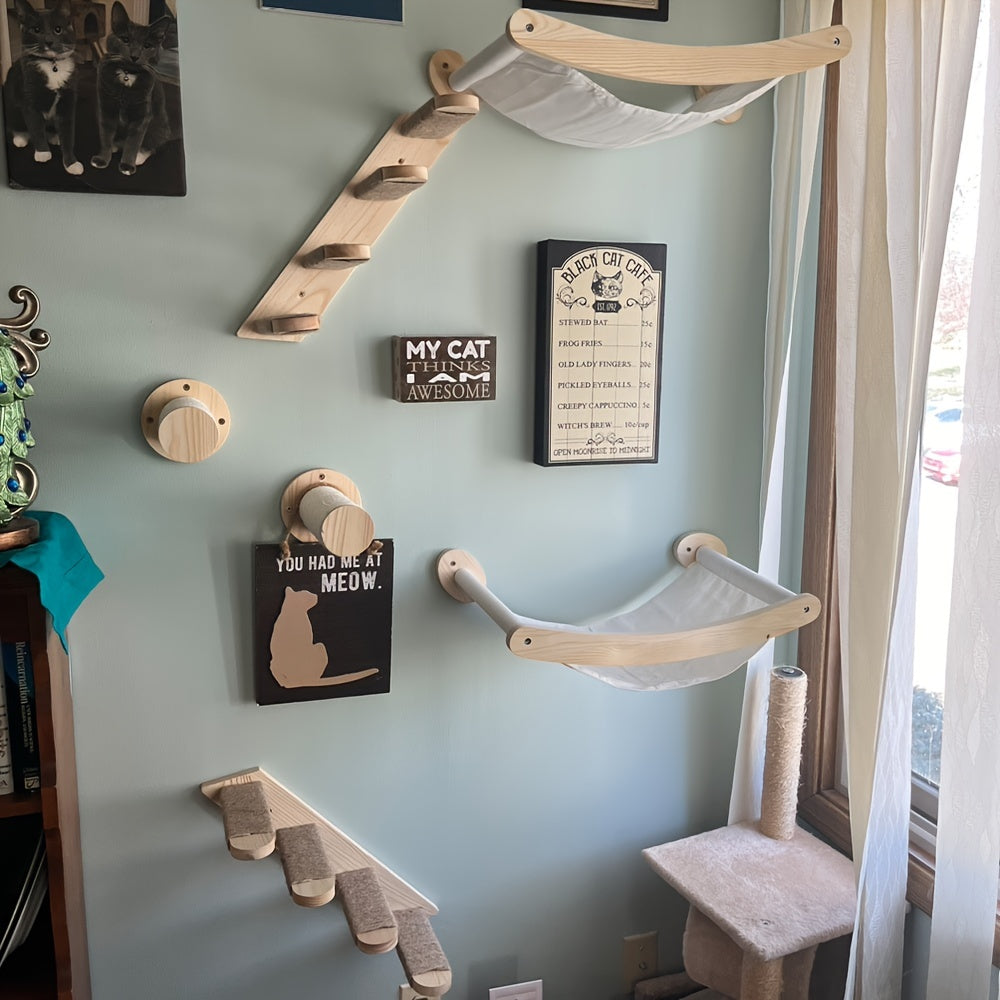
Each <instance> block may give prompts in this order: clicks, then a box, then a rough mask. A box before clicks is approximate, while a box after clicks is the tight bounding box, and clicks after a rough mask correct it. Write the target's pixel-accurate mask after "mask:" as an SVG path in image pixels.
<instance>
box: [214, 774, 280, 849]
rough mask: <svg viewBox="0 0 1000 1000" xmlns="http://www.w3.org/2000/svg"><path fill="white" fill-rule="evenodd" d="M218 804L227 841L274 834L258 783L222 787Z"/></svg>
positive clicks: (264, 799) (261, 787)
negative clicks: (259, 834) (261, 834)
mask: <svg viewBox="0 0 1000 1000" xmlns="http://www.w3.org/2000/svg"><path fill="white" fill-rule="evenodd" d="M219 804H220V805H221V806H222V824H223V826H224V827H225V830H226V838H227V839H228V838H230V837H246V836H249V835H252V834H257V833H273V832H274V828H273V827H272V826H271V811H270V810H269V809H268V807H267V798H266V797H265V795H264V787H263V786H262V785H261V783H260V782H259V781H249V782H247V783H246V784H241V785H224V786H223V787H222V788H220V789H219Z"/></svg>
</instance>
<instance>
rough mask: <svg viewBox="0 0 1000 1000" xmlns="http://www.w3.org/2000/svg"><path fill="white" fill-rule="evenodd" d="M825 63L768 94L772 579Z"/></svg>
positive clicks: (814, 9) (824, 19) (818, 1)
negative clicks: (770, 124) (771, 131)
mask: <svg viewBox="0 0 1000 1000" xmlns="http://www.w3.org/2000/svg"><path fill="white" fill-rule="evenodd" d="M831 8H832V0H812V2H810V0H784V3H783V5H782V16H781V20H782V23H781V31H780V35H781V37H785V36H787V35H798V34H803V33H805V32H807V31H814V30H816V29H819V28H823V27H826V26H827V25H829V24H830V12H831ZM825 79H826V70H825V69H815V70H809V71H808V72H806V73H798V74H796V75H794V76H791V77H786V78H785V79H784V80H782V82H781V83H780V84H779V85H778V89H777V90H776V92H775V100H774V141H773V150H772V159H771V232H770V272H769V282H768V296H767V320H766V328H765V358H764V464H763V470H762V477H761V499H760V511H761V533H760V554H759V558H758V564H757V567H758V572H760V573H761V574H763V575H764V576H766V577H768V578H769V579H772V580H778V579H780V577H781V574H780V568H781V566H780V562H781V548H782V547H781V542H782V537H781V532H782V526H783V524H784V520H785V519H784V516H783V514H784V503H783V498H784V489H783V485H784V477H785V451H786V447H787V444H786V429H787V424H786V411H787V402H788V360H789V352H790V349H791V340H792V332H793V329H794V326H795V314H796V307H797V304H798V300H799V293H800V279H801V270H802V256H803V249H804V246H805V238H806V222H807V219H808V215H809V208H810V199H811V195H812V189H813V176H814V174H815V169H816V159H817V147H818V145H819V131H820V122H821V119H822V109H823V84H824V81H825ZM773 665H774V645H773V643H769V644H768V645H767V646H765V647H764V649H762V650H761V652H760V653H758V654H757V655H756V656H754V657H753V658H752V659H751V660H750V662H749V664H748V665H747V677H746V689H745V692H744V696H743V718H742V722H741V725H740V736H739V745H738V748H737V753H736V767H735V772H734V775H733V790H732V798H731V800H730V806H729V822H730V823H739V822H742V821H744V820H752V819H756V818H757V817H759V816H760V792H761V785H762V783H763V775H764V736H765V732H766V727H767V690H768V678H769V676H770V671H771V667H772V666H773Z"/></svg>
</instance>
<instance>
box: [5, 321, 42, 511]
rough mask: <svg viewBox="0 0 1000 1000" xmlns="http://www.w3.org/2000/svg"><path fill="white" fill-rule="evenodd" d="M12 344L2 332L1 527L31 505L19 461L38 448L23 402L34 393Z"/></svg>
mask: <svg viewBox="0 0 1000 1000" xmlns="http://www.w3.org/2000/svg"><path fill="white" fill-rule="evenodd" d="M11 341H12V338H11V335H10V334H9V333H7V331H6V330H3V331H0V501H2V503H0V526H3V525H6V524H9V523H10V522H11V521H12V520H13V519H14V518H15V517H16V516H17V515H18V514H19V513H20V512H21V511H22V510H23V509H24V508H25V507H27V506H28V505H29V504H30V503H31V497H30V496H29V495H28V494H27V493H26V492H25V489H24V487H25V485H26V484H25V483H23V482H22V477H23V470H21V469H20V467H19V465H20V463H18V459H25V458H27V457H28V449H29V448H33V447H34V445H35V439H34V438H33V437H32V436H31V421H30V420H28V418H27V417H26V416H25V415H24V400H25V399H27V398H28V397H29V396H32V395H34V392H35V390H34V389H33V388H32V387H31V385H30V384H29V382H28V380H27V379H26V378H25V377H24V376H23V375H22V374H21V370H20V365H19V362H18V358H17V355H16V354H15V353H14V351H13V349H12V348H11Z"/></svg>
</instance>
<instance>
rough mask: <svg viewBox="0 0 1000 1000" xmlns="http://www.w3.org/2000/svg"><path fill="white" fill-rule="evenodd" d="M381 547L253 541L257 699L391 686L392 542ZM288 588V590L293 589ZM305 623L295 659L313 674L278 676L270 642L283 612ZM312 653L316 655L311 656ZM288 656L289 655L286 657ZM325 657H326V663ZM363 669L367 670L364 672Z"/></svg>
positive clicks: (342, 694)
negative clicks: (362, 549)
mask: <svg viewBox="0 0 1000 1000" xmlns="http://www.w3.org/2000/svg"><path fill="white" fill-rule="evenodd" d="M379 541H380V542H381V543H382V548H381V549H380V550H379V551H378V552H374V553H368V552H366V553H363V554H361V555H359V556H353V557H342V556H334V555H332V554H330V553H329V552H327V551H326V549H324V548H323V547H322V546H321V545H318V544H315V543H307V542H295V541H292V542H289V545H288V554H287V556H286V554H285V552H284V551H283V550H282V548H281V546H279V545H255V546H254V605H253V640H254V641H253V648H254V694H255V697H256V701H257V704H258V705H288V704H293V703H296V702H304V701H320V700H325V699H328V698H352V697H357V696H359V695H370V694H387V693H388V692H389V682H390V667H391V659H392V577H393V542H392V539H391V538H382V539H379ZM290 592H291V593H290ZM280 618H285V625H284V627H286V628H287V627H290V626H291V627H296V626H297V627H298V628H299V629H303V630H304V634H303V636H302V642H303V643H304V644H305V646H304V647H302V648H304V649H305V650H306V652H301V649H300V652H299V653H298V654H297V656H296V660H295V663H294V666H295V667H296V668H299V667H300V666H303V667H304V666H305V664H306V661H308V662H309V663H311V664H312V666H311V667H309V668H306V669H307V672H311V673H312V674H314V676H312V677H310V678H306V677H303V676H300V677H298V678H297V679H296V682H295V683H289V682H288V680H287V678H286V679H284V680H279V679H278V675H277V674H276V673H274V672H273V671H275V670H278V669H279V668H278V667H277V665H276V663H275V661H274V647H273V645H272V643H273V641H274V639H275V636H276V634H277V629H278V628H279V619H280ZM314 657H317V658H318V659H316V660H315V662H314ZM286 662H288V661H286ZM324 664H325V665H324ZM362 675H364V676H362Z"/></svg>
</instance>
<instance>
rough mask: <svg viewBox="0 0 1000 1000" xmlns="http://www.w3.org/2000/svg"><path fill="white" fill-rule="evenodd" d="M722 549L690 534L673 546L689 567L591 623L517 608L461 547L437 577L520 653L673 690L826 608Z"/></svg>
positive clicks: (608, 680) (629, 686)
mask: <svg viewBox="0 0 1000 1000" xmlns="http://www.w3.org/2000/svg"><path fill="white" fill-rule="evenodd" d="M725 553H726V549H725V545H723V543H722V541H721V540H720V539H718V538H716V537H715V536H714V535H708V534H705V533H702V532H696V533H693V534H690V535H685V536H684V537H682V538H681V539H679V540H678V542H677V543H676V545H675V546H674V555H675V557H676V558H677V560H678V562H680V563H681V565H682V566H684V567H685V569H684V571H683V572H682V573H681V574H680V575H679V576H678V577H676V578H675V579H673V580H671V581H669V582H668V583H667V584H666V585H665V586H664V587H663V588H662V589H661V590H660V591H659V592H658V593H656V594H655V595H654V596H653V597H652V598H650V599H649V600H647V601H645V602H644V603H642V604H640V605H639V606H638V607H636V608H633V609H631V610H629V611H626V612H624V613H622V614H616V615H612V616H610V617H609V618H606V619H603V620H601V621H598V622H593V623H591V624H589V625H565V624H562V623H559V622H547V621H541V620H539V619H537V618H527V617H524V616H523V615H519V614H516V613H515V612H513V611H511V610H510V608H508V607H507V606H506V605H505V604H504V603H503V602H502V601H501V600H500V599H499V598H498V597H497V596H496V595H495V594H494V593H493V592H492V591H491V590H490V589H489V588H488V587H487V586H486V575H485V573H484V572H483V569H482V567H481V566H480V565H479V563H478V562H477V561H476V560H475V559H474V558H473V557H472V556H471V555H469V553H467V552H464V551H462V550H460V549H452V550H449V551H447V552H444V553H442V554H441V556H440V558H439V559H438V579H439V580H440V582H441V586H442V587H443V588H444V589H445V590H446V591H447V592H448V593H449V594H450V595H451V596H452V597H454V598H455V600H457V601H461V602H463V603H472V602H475V603H476V604H478V605H479V607H480V608H482V610H483V611H485V612H486V614H487V615H489V617H490V618H492V619H493V621H494V622H496V624H497V625H499V626H500V628H501V629H502V630H503V631H504V633H505V635H506V638H507V647H508V648H509V649H510V651H511V652H512V653H514V654H516V655H517V656H520V657H523V658H525V659H530V660H543V661H548V662H555V663H563V664H564V665H565V666H568V667H571V668H572V669H573V670H577V671H579V672H580V673H582V674H586V675H587V676H589V677H593V678H595V679H597V680H599V681H603V682H604V683H605V684H610V685H612V686H613V687H617V688H624V689H626V690H630V691H667V690H671V689H673V688H680V687H687V686H689V685H691V684H701V683H704V682H705V681H712V680H717V679H718V678H720V677H725V676H726V675H727V674H730V673H732V672H733V671H734V670H736V669H738V668H739V667H740V666H742V665H743V664H744V663H746V661H747V660H748V659H749V658H750V657H751V656H752V655H753V654H754V653H756V652H757V650H759V649H760V648H761V647H762V646H763V645H764V644H765V643H766V642H768V641H769V640H770V639H773V638H774V637H775V636H778V635H784V634H785V633H786V632H791V631H794V630H795V629H799V628H801V627H802V626H803V625H807V624H808V623H809V622H811V621H814V620H815V619H816V618H817V617H818V615H819V613H820V603H819V601H818V600H817V598H816V597H814V596H813V595H812V594H795V593H793V592H792V591H790V590H786V589H785V588H784V587H781V586H779V585H778V584H776V583H772V582H771V581H770V580H766V579H764V577H762V576H760V575H759V574H757V573H755V572H754V571H753V570H751V569H748V568H747V567H745V566H742V565H741V564H740V563H737V562H734V561H733V560H732V559H729V558H728V557H727V556H726V554H725Z"/></svg>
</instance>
